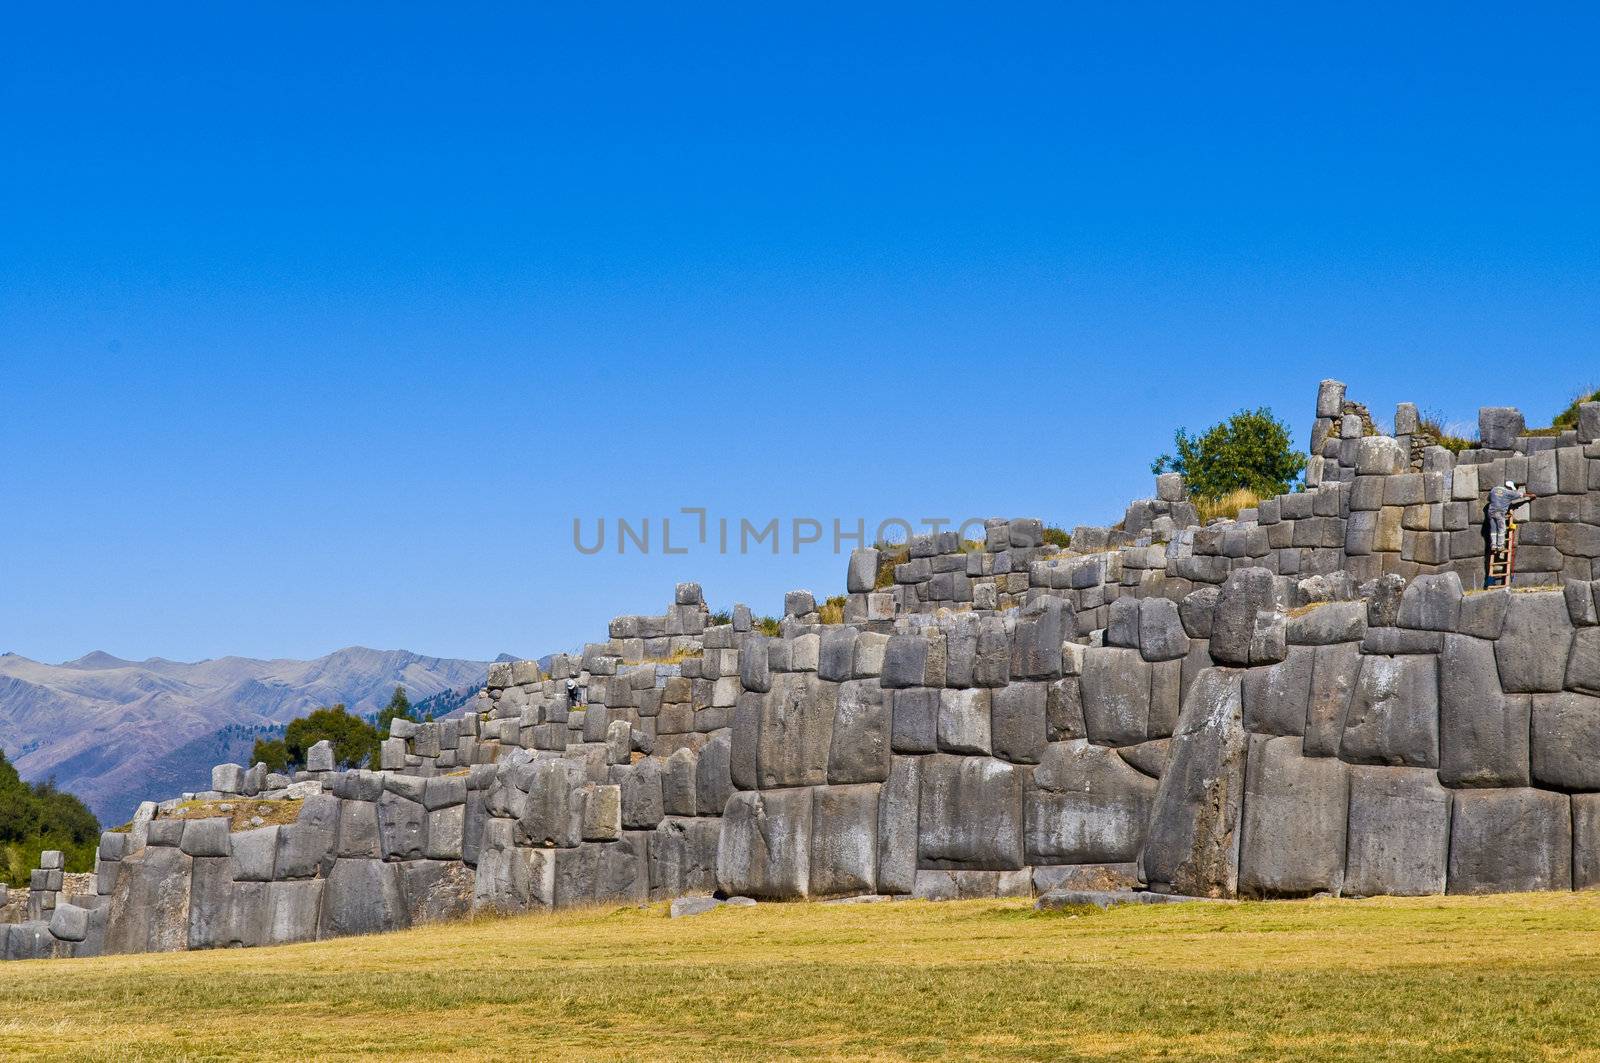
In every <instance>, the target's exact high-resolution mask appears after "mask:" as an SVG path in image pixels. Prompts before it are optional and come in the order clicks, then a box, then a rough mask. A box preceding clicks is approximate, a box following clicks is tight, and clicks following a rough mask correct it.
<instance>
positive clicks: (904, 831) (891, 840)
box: [878, 756, 922, 894]
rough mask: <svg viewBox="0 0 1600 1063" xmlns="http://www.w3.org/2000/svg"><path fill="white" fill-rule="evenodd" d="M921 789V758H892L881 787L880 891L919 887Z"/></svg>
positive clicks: (899, 892) (903, 892) (894, 891)
mask: <svg viewBox="0 0 1600 1063" xmlns="http://www.w3.org/2000/svg"><path fill="white" fill-rule="evenodd" d="M921 793H922V758H920V757H898V756H897V757H894V758H892V759H891V761H890V764H889V777H888V779H887V780H885V781H884V783H883V786H882V787H881V789H880V790H879V791H878V892H879V893H883V894H908V893H911V892H912V890H913V889H914V888H915V887H916V877H917V823H918V807H919V805H920V803H921Z"/></svg>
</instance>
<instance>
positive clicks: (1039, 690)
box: [989, 679, 1081, 764]
mask: <svg viewBox="0 0 1600 1063" xmlns="http://www.w3.org/2000/svg"><path fill="white" fill-rule="evenodd" d="M1055 682H1057V683H1069V682H1070V683H1073V684H1076V682H1077V680H1075V679H1058V680H1056V681H1055ZM1048 703H1049V685H1048V684H1045V683H1039V682H1026V681H1024V682H1017V683H1012V684H1010V685H1009V686H1004V687H1000V688H998V689H997V690H995V691H994V692H993V695H992V697H991V698H990V705H989V715H990V721H991V722H990V742H991V745H992V748H993V752H994V755H995V756H997V757H999V758H1000V759H1001V760H1009V761H1011V762H1012V763H1014V764H1037V763H1038V762H1039V755H1040V754H1041V753H1043V752H1044V747H1045V742H1046V741H1047V736H1048V733H1049V730H1050V724H1049V717H1048ZM1080 711H1081V708H1080Z"/></svg>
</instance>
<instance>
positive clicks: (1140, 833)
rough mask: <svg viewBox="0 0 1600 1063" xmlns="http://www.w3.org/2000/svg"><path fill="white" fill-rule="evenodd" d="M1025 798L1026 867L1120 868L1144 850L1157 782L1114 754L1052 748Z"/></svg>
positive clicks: (1074, 744)
mask: <svg viewBox="0 0 1600 1063" xmlns="http://www.w3.org/2000/svg"><path fill="white" fill-rule="evenodd" d="M1032 783H1033V784H1032V785H1031V786H1029V787H1028V788H1027V789H1026V791H1025V792H1024V798H1023V807H1024V820H1025V826H1024V830H1025V835H1024V838H1025V844H1026V858H1027V862H1028V863H1029V864H1092V863H1120V862H1127V861H1131V860H1133V859H1134V857H1135V856H1137V855H1138V852H1139V847H1140V846H1141V845H1143V844H1144V839H1145V830H1146V827H1147V824H1148V823H1149V820H1150V812H1151V809H1152V808H1153V807H1154V805H1155V796H1156V789H1157V783H1156V780H1155V779H1153V778H1151V777H1149V776H1147V775H1145V774H1143V773H1142V772H1139V771H1137V770H1135V769H1134V768H1132V767H1130V766H1129V765H1128V764H1127V763H1126V761H1124V760H1123V758H1122V757H1120V756H1118V754H1117V752H1116V751H1113V750H1111V749H1107V748H1106V747H1104V746H1094V745H1090V744H1089V743H1088V742H1085V741H1082V740H1075V741H1069V742H1051V743H1050V744H1049V746H1048V747H1047V748H1046V749H1045V751H1044V755H1043V757H1042V758H1041V760H1040V763H1039V767H1038V768H1036V769H1035V770H1034V772H1033V780H1032Z"/></svg>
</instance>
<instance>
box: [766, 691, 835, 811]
mask: <svg viewBox="0 0 1600 1063" xmlns="http://www.w3.org/2000/svg"><path fill="white" fill-rule="evenodd" d="M838 689H839V687H838V684H837V683H828V682H824V681H822V680H819V679H817V678H816V677H815V676H813V675H809V674H805V673H799V672H785V673H780V674H778V675H775V676H773V679H772V692H771V693H769V694H768V695H767V696H766V697H765V698H764V699H762V704H761V716H760V723H759V731H758V735H757V743H756V776H757V780H758V782H759V784H760V786H761V788H762V789H771V788H776V787H784V786H818V785H821V784H823V783H825V782H827V781H828V754H829V751H830V750H831V748H832V744H833V720H834V716H835V714H836V713H837V711H838Z"/></svg>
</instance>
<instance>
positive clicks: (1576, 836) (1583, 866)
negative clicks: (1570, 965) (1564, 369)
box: [1572, 403, 1600, 890]
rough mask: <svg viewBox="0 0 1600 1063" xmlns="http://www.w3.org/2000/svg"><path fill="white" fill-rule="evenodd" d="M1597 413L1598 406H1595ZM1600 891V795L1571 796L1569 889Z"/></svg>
mask: <svg viewBox="0 0 1600 1063" xmlns="http://www.w3.org/2000/svg"><path fill="white" fill-rule="evenodd" d="M1596 409H1600V403H1597V404H1596ZM1597 887H1600V794H1573V795H1572V888H1573V889H1575V890H1592V889H1595V888H1597Z"/></svg>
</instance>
